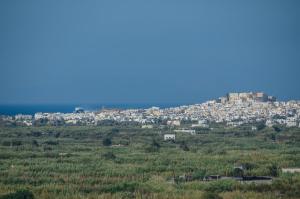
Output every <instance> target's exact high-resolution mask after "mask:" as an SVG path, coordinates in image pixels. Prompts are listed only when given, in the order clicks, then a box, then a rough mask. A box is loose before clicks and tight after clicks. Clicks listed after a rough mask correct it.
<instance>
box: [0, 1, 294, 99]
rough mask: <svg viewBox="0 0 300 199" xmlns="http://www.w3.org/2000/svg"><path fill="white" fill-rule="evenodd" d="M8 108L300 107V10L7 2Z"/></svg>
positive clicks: (0, 57)
mask: <svg viewBox="0 0 300 199" xmlns="http://www.w3.org/2000/svg"><path fill="white" fill-rule="evenodd" d="M0 28H1V29H0V30H1V31H0V90H1V92H0V104H8V103H10V104H11V103H13V104H34V103H39V104H43V103H51V104H53V103H55V104H57V103H81V104H82V103H195V102H202V101H205V100H208V99H212V98H216V97H219V96H221V95H224V94H225V93H227V92H230V91H265V92H267V93H269V94H271V95H275V96H277V97H278V98H280V99H283V100H287V99H300V92H299V91H300V78H299V75H300V1H298V0H252V1H248V0H247V1H246V0H228V1H223V0H206V1H201V0H186V1H177V0H163V1H161V0H160V1H159V0H151V1H143V0H136V1H132V0H129V1H121V0H120V1H114V0H109V1H105V0H103V1H98V0H94V1H93V0H87V1H82V0H53V1H52V0H51V1H50V0H48V1H43V0H34V1H33V0H27V1H22V0H2V1H0Z"/></svg>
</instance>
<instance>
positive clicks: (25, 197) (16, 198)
mask: <svg viewBox="0 0 300 199" xmlns="http://www.w3.org/2000/svg"><path fill="white" fill-rule="evenodd" d="M0 199H34V195H33V193H32V192H31V191H28V190H18V191H16V192H15V193H9V194H6V195H4V196H0Z"/></svg>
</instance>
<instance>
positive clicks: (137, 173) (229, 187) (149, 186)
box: [0, 125, 300, 199]
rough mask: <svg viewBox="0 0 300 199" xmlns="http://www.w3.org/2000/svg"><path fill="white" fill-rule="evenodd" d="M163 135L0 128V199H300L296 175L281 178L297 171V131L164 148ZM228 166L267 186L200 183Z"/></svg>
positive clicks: (202, 136)
mask: <svg viewBox="0 0 300 199" xmlns="http://www.w3.org/2000/svg"><path fill="white" fill-rule="evenodd" d="M170 132H172V129H169V128H159V127H155V128H154V129H142V128H141V127H139V126H135V125H126V126H125V125H114V126H98V127H85V126H73V127H71V126H69V127H50V126H45V127H0V198H9V194H11V196H12V197H13V193H15V192H16V191H18V190H27V191H29V192H32V193H33V195H34V197H35V198H38V199H46V198H49V199H50V198H51V199H53V198H187V199H189V198H224V199H232V198H233V199H243V198H247V199H248V198H257V199H264V198H266V199H267V198H268V199H273V198H293V199H295V198H300V175H299V174H283V173H282V172H281V168H285V167H300V129H299V128H283V127H280V128H276V129H273V128H264V129H262V130H259V131H251V130H249V128H248V127H243V128H241V127H240V128H224V127H222V126H220V127H218V126H216V127H215V128H214V129H213V130H210V129H197V134H196V135H190V134H184V133H176V141H175V142H173V141H168V142H166V141H163V134H165V133H170ZM110 141H111V142H112V143H110ZM235 165H243V166H244V167H245V168H246V169H245V171H244V175H247V176H273V177H274V178H273V181H272V183H271V184H254V183H252V184H251V183H250V184H249V183H240V182H238V181H236V180H232V179H229V180H218V181H210V182H204V181H202V179H203V177H204V176H208V175H222V176H233V175H235V172H234V166H235ZM182 176H189V180H186V179H185V178H183V177H182ZM12 197H10V198H12Z"/></svg>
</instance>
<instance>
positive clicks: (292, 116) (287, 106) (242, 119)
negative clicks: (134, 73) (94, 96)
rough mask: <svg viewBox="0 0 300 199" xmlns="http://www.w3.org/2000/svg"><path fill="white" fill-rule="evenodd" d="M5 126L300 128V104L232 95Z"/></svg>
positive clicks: (9, 119) (12, 119) (18, 120)
mask: <svg viewBox="0 0 300 199" xmlns="http://www.w3.org/2000/svg"><path fill="white" fill-rule="evenodd" d="M1 120H2V123H14V124H16V125H24V126H32V125H43V124H48V125H101V124H103V123H105V122H106V123H107V122H116V123H137V124H141V125H143V127H145V128H150V127H151V125H152V124H166V125H171V126H180V125H181V124H182V123H186V122H187V121H188V122H190V123H191V127H204V128H207V127H209V125H210V124H211V123H220V124H224V125H227V126H240V125H243V124H253V123H263V124H265V125H266V126H269V127H271V126H274V125H285V126H287V127H300V124H299V121H300V101H287V102H284V101H281V102H280V101H276V98H275V97H273V96H268V95H267V94H265V93H263V92H257V93H254V92H247V93H246V92H243V93H228V94H227V95H226V96H224V97H220V98H218V99H215V100H210V101H207V102H204V103H201V104H193V105H184V106H179V107H172V108H163V109H161V108H159V107H152V108H147V109H124V110H121V109H102V110H99V111H91V112H88V111H84V110H83V109H80V108H77V109H76V110H75V111H74V112H73V113H35V114H34V116H32V115H22V114H18V115H15V116H2V117H1Z"/></svg>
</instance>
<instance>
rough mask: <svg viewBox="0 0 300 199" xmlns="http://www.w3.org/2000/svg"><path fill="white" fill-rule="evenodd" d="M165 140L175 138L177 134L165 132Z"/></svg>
mask: <svg viewBox="0 0 300 199" xmlns="http://www.w3.org/2000/svg"><path fill="white" fill-rule="evenodd" d="M164 140H165V141H166V140H175V134H165V135H164Z"/></svg>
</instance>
